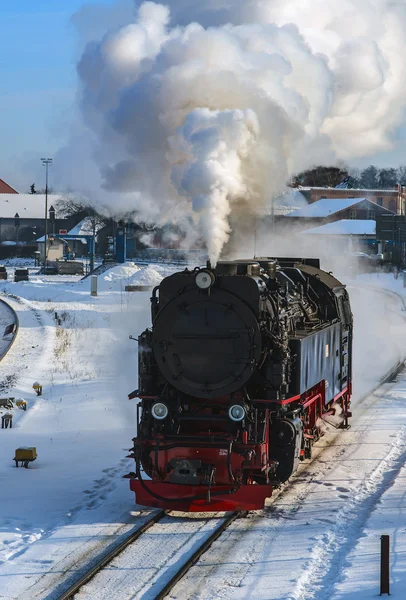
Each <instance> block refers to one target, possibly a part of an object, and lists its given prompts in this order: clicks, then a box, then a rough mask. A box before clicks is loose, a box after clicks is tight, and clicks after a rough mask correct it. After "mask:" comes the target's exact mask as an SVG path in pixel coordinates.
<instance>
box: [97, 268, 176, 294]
mask: <svg viewBox="0 0 406 600" xmlns="http://www.w3.org/2000/svg"><path fill="white" fill-rule="evenodd" d="M174 270H176V269H175V268H174V267H173V266H172V267H168V266H162V265H155V266H154V267H153V266H152V265H147V266H144V267H140V266H138V265H136V264H135V263H127V264H125V265H118V266H114V267H112V268H111V269H109V270H108V271H105V272H104V273H102V274H101V275H99V277H98V287H99V289H100V291H108V290H116V291H123V290H125V286H126V285H152V286H153V285H158V284H159V282H160V281H161V280H162V278H163V277H165V275H169V274H170V273H171V272H173V271H174Z"/></svg>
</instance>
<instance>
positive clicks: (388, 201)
mask: <svg viewBox="0 0 406 600" xmlns="http://www.w3.org/2000/svg"><path fill="white" fill-rule="evenodd" d="M324 198H331V199H332V200H335V199H338V198H368V200H370V201H371V202H374V203H375V204H377V205H378V206H383V207H384V208H387V209H388V210H390V211H392V212H393V213H395V214H399V215H400V214H403V215H405V214H406V191H405V188H404V187H403V188H402V191H401V192H399V191H398V190H393V191H388V190H348V189H347V190H337V189H336V188H313V189H312V190H311V191H310V204H312V203H313V202H317V201H318V200H323V199H324Z"/></svg>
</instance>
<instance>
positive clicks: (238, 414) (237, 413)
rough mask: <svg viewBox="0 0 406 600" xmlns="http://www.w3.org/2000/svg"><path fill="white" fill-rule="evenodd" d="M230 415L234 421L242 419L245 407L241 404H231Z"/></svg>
mask: <svg viewBox="0 0 406 600" xmlns="http://www.w3.org/2000/svg"><path fill="white" fill-rule="evenodd" d="M228 416H229V417H230V419H231V420H232V421H236V422H238V421H242V420H243V418H244V417H245V410H244V407H243V406H241V404H233V406H230V408H229V409H228Z"/></svg>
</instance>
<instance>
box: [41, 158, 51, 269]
mask: <svg viewBox="0 0 406 600" xmlns="http://www.w3.org/2000/svg"><path fill="white" fill-rule="evenodd" d="M41 160H42V164H43V165H44V167H45V246H44V247H45V252H44V269H45V267H46V266H47V256H48V251H47V244H48V166H49V165H51V164H52V158H41Z"/></svg>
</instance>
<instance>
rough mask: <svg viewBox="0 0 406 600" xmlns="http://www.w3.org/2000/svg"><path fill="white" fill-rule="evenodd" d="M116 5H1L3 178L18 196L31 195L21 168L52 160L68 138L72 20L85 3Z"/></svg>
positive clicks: (62, 1)
mask: <svg viewBox="0 0 406 600" xmlns="http://www.w3.org/2000/svg"><path fill="white" fill-rule="evenodd" d="M112 3H113V0H98V1H97V2H96V1H95V0H88V1H87V2H84V0H0V23H1V36H0V140H1V143H0V178H2V179H5V180H6V181H8V182H9V183H10V184H11V185H13V184H14V185H15V186H16V187H17V189H18V190H19V191H20V192H25V191H28V190H26V189H22V188H24V186H25V181H24V175H22V174H21V165H22V164H24V163H25V162H26V161H27V162H31V161H32V160H34V159H36V158H38V161H39V158H40V157H41V156H43V155H44V154H47V155H48V156H52V154H53V153H54V152H55V151H56V150H57V149H58V148H59V147H60V146H61V144H62V143H63V142H64V140H65V139H66V129H67V128H66V127H65V124H67V123H68V119H69V114H70V113H71V111H72V105H73V103H74V98H75V93H76V71H75V62H76V55H77V45H76V44H77V36H76V31H75V28H74V26H73V25H72V23H71V16H72V14H73V13H75V12H76V11H77V10H78V9H79V8H81V7H82V6H83V5H84V4H107V5H108V4H112ZM30 177H31V175H30ZM17 179H18V181H17ZM30 183H32V182H31V181H28V180H27V184H26V187H28V186H29V184H30ZM38 185H41V182H38Z"/></svg>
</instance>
